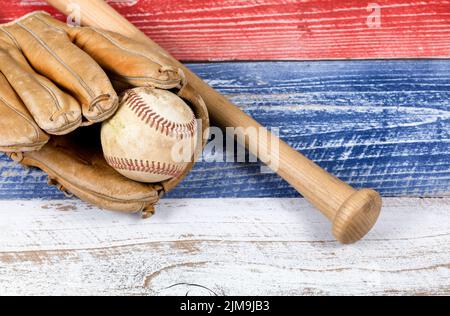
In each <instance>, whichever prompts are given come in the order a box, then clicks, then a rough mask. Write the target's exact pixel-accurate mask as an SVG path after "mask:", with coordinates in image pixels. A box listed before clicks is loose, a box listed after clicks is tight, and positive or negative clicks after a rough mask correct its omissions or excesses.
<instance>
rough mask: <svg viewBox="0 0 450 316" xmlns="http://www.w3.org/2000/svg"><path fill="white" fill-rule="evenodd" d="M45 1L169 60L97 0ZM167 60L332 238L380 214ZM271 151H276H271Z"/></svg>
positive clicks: (345, 238) (346, 235) (349, 234)
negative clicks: (273, 164)
mask: <svg viewBox="0 0 450 316" xmlns="http://www.w3.org/2000/svg"><path fill="white" fill-rule="evenodd" d="M47 2H48V3H49V4H51V5H52V6H54V7H55V8H57V9H58V10H59V11H61V12H63V13H65V14H67V15H69V14H71V13H73V12H77V9H80V10H79V12H80V13H81V23H82V24H84V25H89V26H94V27H98V28H102V29H106V30H109V31H113V32H117V33H120V34H122V35H124V36H127V37H129V38H133V39H135V40H137V41H140V42H142V43H145V44H146V45H148V46H149V47H151V48H152V49H153V50H155V51H157V52H159V53H161V54H164V55H166V56H169V57H171V58H173V57H172V56H170V54H169V53H167V52H166V51H164V50H163V49H162V48H161V47H160V46H158V45H157V44H156V43H155V42H153V41H152V40H150V39H149V38H148V37H147V36H146V35H145V34H144V33H142V32H141V31H140V30H138V29H137V28H136V27H135V26H134V25H132V24H131V23H130V22H129V21H127V20H126V19H125V18H124V17H123V16H121V15H120V14H119V13H118V12H116V11H115V10H114V9H113V8H112V7H110V6H109V5H108V4H107V3H106V2H105V1H103V0H47ZM173 61H174V63H175V64H177V65H178V66H179V67H181V68H182V69H183V70H184V71H185V73H186V76H187V78H188V80H189V82H190V83H191V85H192V86H193V87H194V88H195V89H196V90H197V91H198V92H199V93H200V95H201V96H202V97H203V99H204V101H205V103H206V105H207V107H208V110H209V113H210V116H211V119H212V121H213V122H214V123H215V124H217V125H218V126H220V127H223V128H225V127H242V129H241V131H240V132H239V131H238V133H241V134H242V135H239V134H238V133H237V134H238V135H237V136H238V137H237V138H238V140H239V139H241V142H243V145H245V146H246V148H247V149H248V150H249V151H250V152H251V153H252V154H254V155H255V156H257V157H258V158H259V159H260V160H261V161H263V162H268V161H271V160H272V161H273V159H279V160H278V163H277V168H276V170H274V171H276V172H277V173H278V174H279V175H280V176H281V177H282V178H283V179H285V180H286V181H287V182H288V183H289V184H291V185H292V186H293V187H294V188H295V189H296V190H297V191H298V192H300V193H301V194H302V195H303V196H304V197H305V198H306V199H307V200H309V201H310V202H311V203H312V204H313V205H314V206H315V207H316V208H317V209H319V210H320V211H321V212H322V213H323V214H324V215H325V216H326V217H327V218H328V219H329V220H330V221H331V223H332V224H333V235H334V236H335V238H336V239H337V240H338V241H340V242H342V243H344V244H349V243H353V242H356V241H358V240H359V239H361V238H362V237H363V236H365V235H366V234H367V233H368V232H369V231H370V229H371V228H372V227H373V225H374V224H375V222H376V221H377V219H378V216H379V214H380V210H381V197H380V195H379V194H378V193H377V192H376V191H374V190H371V189H362V190H359V191H357V190H355V189H354V188H352V187H351V186H350V185H348V184H346V183H344V182H342V181H340V180H339V179H337V178H336V177H334V176H332V175H331V174H329V173H327V172H326V171H325V170H323V169H322V168H320V167H319V166H318V165H317V164H315V163H314V162H312V161H311V160H309V159H308V158H306V157H305V156H303V155H302V154H300V153H299V152H297V151H296V150H295V149H293V148H292V147H290V146H289V145H287V144H286V143H285V142H283V141H281V140H279V139H278V138H277V137H275V136H274V135H273V134H271V133H270V132H269V131H268V130H267V129H264V128H263V126H262V125H260V124H259V123H258V122H256V121H255V120H254V119H252V118H251V117H250V116H248V115H247V114H245V113H244V112H243V111H242V110H240V109H239V108H238V107H237V106H235V105H234V104H232V103H231V102H230V101H229V100H227V99H226V98H225V97H224V96H222V95H221V94H219V93H218V92H217V91H215V90H214V89H213V88H211V87H210V86H209V85H208V84H206V83H205V82H204V81H202V79H200V78H199V77H198V76H196V75H195V74H194V73H192V72H191V71H190V70H189V69H187V68H186V67H185V66H183V65H182V64H181V63H180V62H178V61H177V60H176V59H175V58H173ZM247 128H256V129H263V131H264V132H263V137H261V136H260V137H257V138H256V139H255V138H249V137H246V135H245V132H244V130H245V129H247ZM239 136H242V137H239ZM247 136H248V135H247ZM273 141H276V142H279V143H278V144H277V145H278V146H269V145H270V144H272V142H273ZM272 145H273V144H272ZM274 147H277V150H276V151H275V150H274V149H273V148H274Z"/></svg>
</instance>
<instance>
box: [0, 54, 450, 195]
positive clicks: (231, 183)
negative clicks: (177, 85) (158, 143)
mask: <svg viewBox="0 0 450 316" xmlns="http://www.w3.org/2000/svg"><path fill="white" fill-rule="evenodd" d="M189 67H191V68H192V70H194V71H195V72H197V73H198V74H199V75H200V76H201V77H203V78H204V79H205V80H206V81H207V82H209V83H210V84H211V85H213V86H214V87H215V88H217V89H218V90H219V91H221V92H222V93H224V94H226V95H227V96H229V97H230V98H231V99H232V100H233V101H234V102H235V103H236V104H238V105H239V106H241V107H242V109H244V110H245V111H246V112H248V113H249V114H251V115H252V116H253V117H255V118H256V119H257V120H259V121H260V122H261V123H263V125H266V126H269V127H277V128H279V129H280V136H281V137H282V138H283V139H285V140H286V141H287V142H288V143H289V144H291V145H292V146H294V147H295V148H296V149H298V150H301V151H302V152H304V153H305V154H306V155H307V156H308V157H309V158H311V159H313V160H314V161H316V162H318V163H319V164H320V165H321V166H323V167H324V168H326V169H327V170H329V171H330V172H332V173H333V174H335V175H337V176H338V177H340V178H341V179H343V180H345V181H348V182H350V183H351V184H352V185H354V186H356V187H360V188H362V187H374V188H376V189H377V190H379V191H380V192H381V193H382V194H383V195H384V196H445V195H447V196H448V194H449V192H450V189H449V188H450V159H449V156H450V61H444V60H429V61H424V60H423V61H345V62H343V61H334V62H264V63H260V62H258V63H211V64H204V63H202V64H189ZM208 156H210V155H208V151H206V153H205V158H208ZM260 167H261V166H260V165H259V164H257V163H210V162H200V163H198V164H197V165H196V167H195V169H194V171H193V172H192V173H191V174H190V175H189V176H188V178H187V179H186V180H185V181H184V182H183V183H182V184H181V185H180V186H179V187H178V188H176V189H175V191H173V192H172V193H171V194H170V195H169V197H172V198H211V197H296V196H298V194H297V193H296V192H295V191H294V190H293V189H292V188H290V186H289V185H288V184H287V183H286V182H284V181H283V180H282V179H280V178H279V177H278V176H277V175H274V174H262V173H261V172H260ZM0 175H1V177H0V198H1V199H20V198H46V199H53V198H63V195H62V194H61V193H60V192H58V191H57V190H56V189H54V188H50V187H47V186H46V185H45V183H46V177H45V175H44V174H43V173H42V172H39V171H36V170H34V169H33V170H30V169H23V168H22V167H20V166H17V165H15V164H14V163H13V162H11V161H10V160H9V158H7V157H5V156H3V157H1V158H0Z"/></svg>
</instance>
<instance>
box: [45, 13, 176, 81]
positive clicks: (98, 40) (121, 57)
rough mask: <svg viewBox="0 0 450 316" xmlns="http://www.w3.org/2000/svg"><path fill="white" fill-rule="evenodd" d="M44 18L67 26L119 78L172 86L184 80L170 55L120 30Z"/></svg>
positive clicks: (69, 32) (83, 45)
mask: <svg viewBox="0 0 450 316" xmlns="http://www.w3.org/2000/svg"><path fill="white" fill-rule="evenodd" d="M43 19H46V21H47V23H49V24H51V25H53V26H55V27H57V28H61V29H64V30H65V31H66V32H67V33H68V34H69V36H70V38H71V39H72V41H73V42H74V43H75V44H76V45H77V46H78V47H80V48H81V49H83V50H84V51H85V52H86V53H87V54H89V56H91V57H92V58H93V59H94V60H95V61H96V62H97V63H98V64H99V65H100V66H101V67H102V68H103V69H105V70H106V71H107V72H108V73H109V74H112V78H113V79H114V80H116V81H121V82H123V83H127V84H130V85H132V86H137V87H145V86H153V87H157V88H161V89H172V88H176V87H180V86H181V85H182V84H183V81H184V75H183V74H182V72H181V70H179V69H178V68H176V67H171V66H170V61H169V59H168V58H167V57H164V56H162V55H160V54H155V53H154V52H153V51H151V50H150V49H149V48H148V47H147V46H146V45H143V44H141V43H139V42H136V41H134V40H131V39H129V38H127V37H124V36H122V35H120V34H117V33H113V32H108V31H105V30H101V29H94V28H88V27H69V26H67V25H66V24H64V23H62V22H60V21H57V20H54V19H52V18H51V17H49V16H47V17H43Z"/></svg>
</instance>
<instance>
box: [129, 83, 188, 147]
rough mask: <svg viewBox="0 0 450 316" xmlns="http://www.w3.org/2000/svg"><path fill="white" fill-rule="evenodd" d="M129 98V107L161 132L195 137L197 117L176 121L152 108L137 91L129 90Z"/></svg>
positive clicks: (176, 135) (180, 136)
mask: <svg viewBox="0 0 450 316" xmlns="http://www.w3.org/2000/svg"><path fill="white" fill-rule="evenodd" d="M128 93H129V97H128V100H127V102H126V103H127V105H128V107H129V108H130V109H131V110H132V111H133V112H134V113H135V114H136V115H137V116H138V118H140V119H141V120H142V121H143V122H145V123H146V124H148V125H150V127H152V128H155V129H156V130H157V131H159V132H160V133H161V134H163V135H166V136H169V135H170V136H172V137H173V136H175V137H176V138H181V139H184V138H185V137H194V134H195V133H196V130H197V121H196V119H195V117H194V118H193V119H192V121H190V122H189V123H175V122H172V121H169V120H168V119H166V118H164V117H161V115H159V114H158V113H156V112H155V111H154V110H153V109H152V108H150V107H149V106H148V104H146V102H145V100H144V99H142V97H141V96H139V95H138V94H137V93H136V92H135V91H129V92H128Z"/></svg>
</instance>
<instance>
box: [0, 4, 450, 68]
mask: <svg viewBox="0 0 450 316" xmlns="http://www.w3.org/2000/svg"><path fill="white" fill-rule="evenodd" d="M108 2H110V3H111V4H112V5H113V6H114V7H115V8H116V9H118V10H119V12H121V13H122V14H123V15H125V16H126V17H127V18H128V19H129V20H131V21H132V22H133V23H135V24H136V25H137V26H138V27H139V28H141V29H142V30H143V31H145V32H146V33H147V34H148V35H149V36H150V37H151V38H152V39H153V40H155V41H156V42H158V43H159V44H161V45H162V46H163V47H164V48H166V49H168V50H169V51H170V52H171V53H173V54H174V55H175V56H176V57H177V58H179V59H181V60H278V59H285V60H294V59H299V60H301V59H342V58H362V59H366V58H419V57H430V58H434V57H443V58H448V57H450V0H370V1H366V0H346V1H337V0H216V1H210V0H189V1H186V0H114V1H108ZM369 4H375V7H374V8H373V9H370V8H369V7H368V6H369ZM0 5H1V11H0V22H2V21H3V22H5V21H9V20H11V19H13V18H16V17H19V16H21V15H22V14H24V13H27V12H30V11H31V10H34V9H41V10H48V9H49V7H48V6H46V5H45V2H44V1H36V0H0ZM377 6H378V7H379V9H380V19H379V22H380V24H377V23H376V22H377V21H378V20H377V19H376V18H375V17H374V16H373V14H376V13H377V12H376V8H377ZM372 7H373V6H372ZM51 12H54V11H53V10H51ZM369 15H371V18H369ZM368 19H369V22H372V23H370V27H369V25H368V23H367V22H368ZM373 22H375V23H373Z"/></svg>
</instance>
